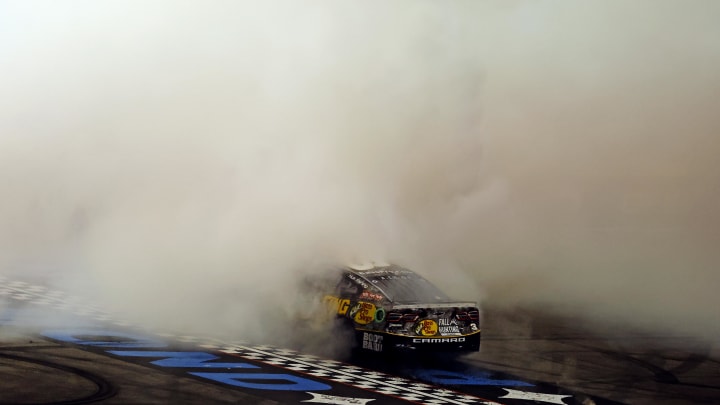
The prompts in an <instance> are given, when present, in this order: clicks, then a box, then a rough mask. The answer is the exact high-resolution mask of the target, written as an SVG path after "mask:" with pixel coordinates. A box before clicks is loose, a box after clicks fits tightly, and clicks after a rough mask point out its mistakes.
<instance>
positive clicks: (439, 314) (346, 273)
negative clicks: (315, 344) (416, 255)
mask: <svg viewBox="0 0 720 405" xmlns="http://www.w3.org/2000/svg"><path fill="white" fill-rule="evenodd" d="M339 273H340V274H339V275H338V277H339V281H338V282H337V284H336V286H335V291H334V293H333V294H330V295H326V296H325V297H324V302H325V303H326V304H327V307H328V308H329V310H330V311H331V313H332V314H333V315H334V316H336V317H337V319H338V320H339V321H340V323H341V324H342V325H344V326H345V327H347V328H350V329H352V330H353V332H354V333H353V335H354V338H355V344H356V347H358V348H360V349H364V350H369V351H373V352H387V351H393V350H404V351H453V352H471V351H478V350H479V348H480V325H479V322H480V311H479V310H478V307H477V304H476V303H474V302H463V301H454V300H452V299H450V298H449V297H448V296H447V295H445V294H444V293H443V292H442V291H440V290H439V289H438V288H437V287H435V286H434V285H433V284H431V283H430V282H429V281H427V280H426V279H425V278H423V277H421V276H420V275H419V274H417V273H415V272H413V271H411V270H408V269H406V268H403V267H399V266H396V265H366V266H347V267H344V268H342V269H340V271H339Z"/></svg>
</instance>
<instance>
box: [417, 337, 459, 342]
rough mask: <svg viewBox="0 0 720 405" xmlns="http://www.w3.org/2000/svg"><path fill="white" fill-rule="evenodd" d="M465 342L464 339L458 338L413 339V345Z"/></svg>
mask: <svg viewBox="0 0 720 405" xmlns="http://www.w3.org/2000/svg"><path fill="white" fill-rule="evenodd" d="M464 341H465V338H464V337H456V338H430V339H427V338H425V339H421V338H415V339H413V343H462V342H464Z"/></svg>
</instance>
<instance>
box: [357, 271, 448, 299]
mask: <svg viewBox="0 0 720 405" xmlns="http://www.w3.org/2000/svg"><path fill="white" fill-rule="evenodd" d="M362 275H363V276H364V277H365V278H366V279H367V280H368V281H370V283H372V285H374V286H376V287H378V288H379V289H381V290H382V291H383V292H385V294H386V295H387V296H388V298H390V300H391V301H393V302H395V303H404V304H413V303H435V302H448V301H450V298H449V297H448V296H447V295H445V293H443V292H442V291H440V290H439V289H438V288H437V287H435V286H434V285H432V284H431V283H430V282H429V281H427V280H426V279H424V278H422V277H421V276H420V275H418V274H416V273H414V272H412V271H410V270H406V269H402V268H399V267H386V268H382V269H373V270H368V271H364V272H362Z"/></svg>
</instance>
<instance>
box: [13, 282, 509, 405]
mask: <svg viewBox="0 0 720 405" xmlns="http://www.w3.org/2000/svg"><path fill="white" fill-rule="evenodd" d="M2 298H9V299H14V300H18V301H24V302H27V303H29V304H33V305H41V306H47V307H49V308H53V309H59V310H64V311H69V312H72V313H74V314H75V315H80V316H84V317H88V318H91V319H95V320H98V321H104V322H111V323H113V324H115V325H122V326H127V325H128V322H125V321H114V320H113V317H112V316H111V315H110V314H109V313H107V312H105V311H102V310H101V309H99V308H97V307H95V306H94V305H92V304H90V303H89V302H88V301H84V300H81V299H79V298H77V297H72V296H69V295H67V294H66V293H64V292H62V291H55V290H50V289H48V288H47V287H45V286H41V285H34V284H30V283H27V282H24V281H10V280H8V279H6V278H5V277H4V276H1V275H0V299H2ZM159 336H161V337H166V338H172V339H174V340H176V341H179V342H184V343H193V344H197V345H198V346H200V347H203V348H206V349H213V350H217V351H219V352H222V353H227V354H232V355H237V356H240V357H244V358H246V359H249V360H255V361H258V362H261V363H266V364H270V365H274V366H278V367H282V368H285V369H288V370H292V371H296V372H299V373H303V374H307V375H311V376H315V377H318V378H320V379H324V380H329V381H334V382H338V383H342V384H347V385H350V386H353V387H357V388H361V389H364V390H368V391H371V392H376V393H379V394H384V395H390V396H393V397H396V398H400V399H403V400H406V401H410V402H415V403H417V404H422V405H470V404H488V405H491V404H492V405H500V404H498V403H497V402H493V401H490V400H486V399H482V398H478V397H474V396H470V395H465V394H462V393H459V392H455V391H451V390H446V389H443V388H441V387H437V386H432V385H429V384H424V383H421V382H417V381H412V380H408V379H405V378H400V377H395V376H392V375H390V374H385V373H381V372H377V371H372V370H368V369H365V368H362V367H357V366H353V365H350V364H346V363H342V362H339V361H335V360H328V359H323V358H321V357H317V356H313V355H307V354H302V353H300V352H297V351H294V350H288V349H281V348H276V347H272V346H250V345H246V344H245V343H244V342H233V343H228V342H223V341H220V340H218V339H213V338H208V337H197V336H185V335H177V334H169V333H167V334H160V335H159Z"/></svg>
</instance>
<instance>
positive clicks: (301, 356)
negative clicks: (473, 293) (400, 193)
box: [0, 276, 720, 405]
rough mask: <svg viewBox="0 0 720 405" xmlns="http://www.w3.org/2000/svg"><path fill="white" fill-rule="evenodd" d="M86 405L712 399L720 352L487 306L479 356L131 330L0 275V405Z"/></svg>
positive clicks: (708, 345) (678, 339)
mask: <svg viewBox="0 0 720 405" xmlns="http://www.w3.org/2000/svg"><path fill="white" fill-rule="evenodd" d="M69 317H72V321H71V322H68V319H70V318H69ZM53 320H56V321H53ZM69 325H72V326H71V327H70V326H69ZM87 403H103V404H170V403H171V404H224V403H235V404H238V403H241V404H304V403H324V404H339V405H342V404H349V405H353V404H372V405H377V404H407V403H416V404H433V405H443V404H460V405H463V404H497V403H499V404H510V405H513V404H565V405H573V404H582V405H589V404H617V403H630V404H718V403H720V349H719V348H718V346H717V342H706V341H701V340H695V339H691V338H688V337H686V336H679V335H671V334H667V335H663V336H658V335H656V334H655V335H648V334H646V333H641V332H638V331H633V330H628V329H627V328H620V327H618V326H617V325H614V326H613V325H607V328H606V329H604V332H601V333H600V332H597V328H593V329H589V328H584V327H583V326H582V322H581V320H578V319H568V318H560V317H557V316H550V315H548V314H545V313H541V312H537V311H535V312H533V311H530V310H524V309H514V310H512V311H507V310H499V309H494V308H492V307H487V306H486V308H485V320H484V323H483V341H482V344H481V351H480V352H479V353H475V354H472V355H468V356H464V357H461V358H452V357H446V356H417V355H413V356H410V355H402V356H393V357H380V356H368V355H363V356H355V357H354V358H351V359H349V360H346V361H338V360H334V359H327V358H323V357H318V356H315V355H313V354H310V353H300V352H297V351H295V350H292V349H287V348H278V347H270V346H263V345H257V344H248V343H245V342H227V341H220V340H217V339H214V338H212V337H199V336H182V335H177V334H162V335H158V334H156V333H153V332H152V331H140V330H138V329H137V328H133V327H132V326H131V325H128V324H126V323H125V322H122V321H118V320H115V319H113V318H112V317H111V316H110V315H108V314H106V313H104V312H102V311H101V310H100V309H97V308H93V307H92V306H90V305H89V304H87V303H83V302H82V301H81V300H78V299H76V298H75V297H69V296H67V295H65V294H63V293H62V292H59V291H53V290H50V289H47V288H46V287H44V286H42V285H37V284H32V283H28V282H24V281H22V280H9V279H6V278H4V277H2V276H0V404H87Z"/></svg>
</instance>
